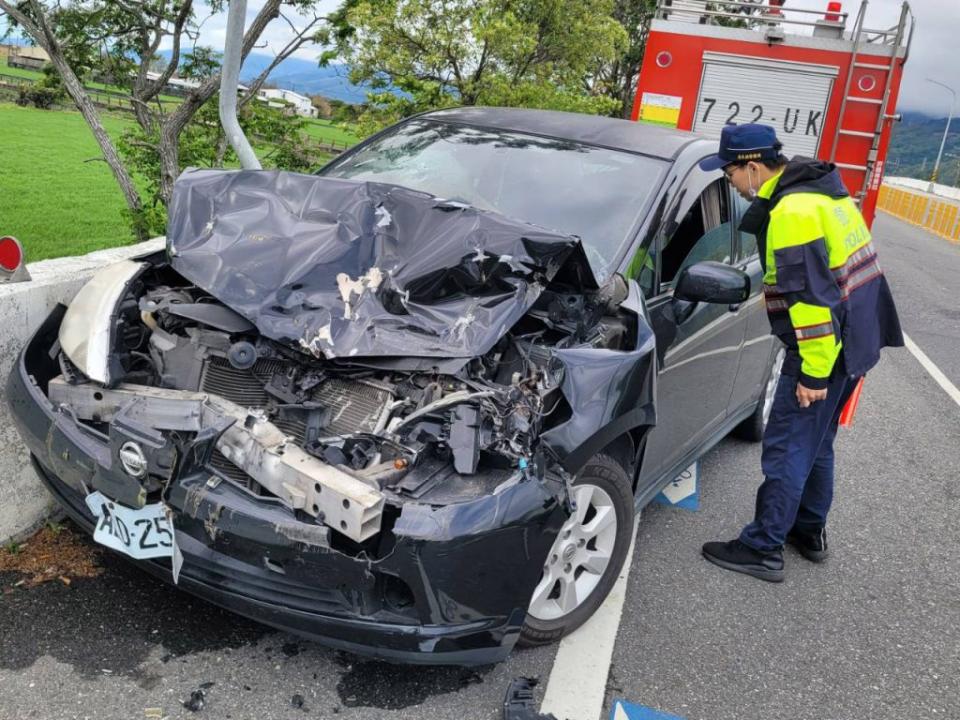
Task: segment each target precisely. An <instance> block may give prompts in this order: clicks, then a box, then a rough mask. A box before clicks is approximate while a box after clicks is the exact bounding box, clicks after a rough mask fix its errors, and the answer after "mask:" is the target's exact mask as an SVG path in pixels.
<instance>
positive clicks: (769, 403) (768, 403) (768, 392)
mask: <svg viewBox="0 0 960 720" xmlns="http://www.w3.org/2000/svg"><path fill="white" fill-rule="evenodd" d="M785 355H786V352H785V351H784V350H783V348H781V349H780V350H779V351H778V352H777V356H776V357H775V358H774V359H773V367H772V368H770V379H769V380H767V387H766V389H765V390H764V393H763V427H767V421H768V420H770V411H771V410H772V409H773V397H774V395H776V394H777V384H778V383H779V382H780V371H781V370H782V369H783V358H784V356H785Z"/></svg>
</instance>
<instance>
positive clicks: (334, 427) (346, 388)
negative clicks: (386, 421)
mask: <svg viewBox="0 0 960 720" xmlns="http://www.w3.org/2000/svg"><path fill="white" fill-rule="evenodd" d="M313 399H314V400H315V401H316V402H319V403H321V404H322V405H324V406H325V407H327V408H329V412H330V415H329V419H328V420H327V422H326V428H325V429H326V430H327V431H328V432H329V433H330V434H332V435H346V434H347V433H355V432H372V431H373V429H374V428H375V427H376V426H377V420H378V419H379V418H380V413H381V412H383V406H384V405H386V403H387V401H388V400H390V393H389V392H388V391H387V390H385V389H383V388H378V387H374V386H372V385H367V384H366V383H362V382H357V381H355V380H342V379H340V378H333V379H332V380H327V381H326V382H324V383H323V384H322V385H321V386H320V387H319V388H317V389H316V390H314V392H313Z"/></svg>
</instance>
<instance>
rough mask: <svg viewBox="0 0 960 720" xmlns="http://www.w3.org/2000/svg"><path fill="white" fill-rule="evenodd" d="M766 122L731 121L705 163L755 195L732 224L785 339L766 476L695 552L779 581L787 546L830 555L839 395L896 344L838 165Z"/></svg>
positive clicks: (884, 291) (843, 397)
mask: <svg viewBox="0 0 960 720" xmlns="http://www.w3.org/2000/svg"><path fill="white" fill-rule="evenodd" d="M782 147H783V146H782V144H781V143H780V142H779V141H778V140H777V136H776V133H775V132H774V130H773V128H770V127H767V126H765V125H757V124H750V125H728V126H726V127H725V128H724V129H723V132H722V133H721V136H720V151H719V152H718V153H717V154H716V155H714V156H711V157H709V158H707V159H706V160H704V161H703V162H701V163H700V167H701V168H702V169H704V170H717V169H721V168H722V169H723V172H724V173H725V174H726V176H727V180H728V181H729V182H730V183H731V184H732V185H733V186H734V188H736V190H737V192H738V193H740V195H741V196H743V197H744V198H746V199H748V200H751V201H752V203H751V205H750V208H749V210H748V211H747V212H746V213H745V215H744V219H743V221H742V223H741V226H740V229H741V230H743V231H744V232H747V233H752V234H754V235H756V237H757V247H758V249H759V251H760V260H761V263H762V264H763V270H764V276H763V294H764V299H765V302H766V308H767V316H768V318H769V320H770V327H771V330H772V332H773V334H774V335H776V336H777V337H779V338H780V340H781V341H782V342H783V344H784V345H785V346H786V358H785V360H784V363H783V370H782V375H781V377H780V381H779V383H778V385H777V388H776V393H775V395H774V399H773V406H772V408H771V412H770V419H769V420H768V422H767V426H766V429H765V430H764V435H763V452H762V459H761V467H762V470H763V474H764V477H765V479H764V482H763V484H762V485H761V486H760V489H759V490H758V491H757V502H756V515H755V517H754V519H753V522H751V523H750V524H749V525H747V526H746V527H745V528H743V530H742V531H741V533H740V536H739V537H738V538H737V539H735V540H731V541H729V542H708V543H706V544H705V545H704V546H703V555H704V557H706V559H707V560H709V561H710V562H712V563H714V564H716V565H719V566H720V567H722V568H726V569H728V570H734V571H736V572H741V573H746V574H748V575H753V576H754V577H757V578H760V579H761V580H768V581H770V582H780V581H782V580H783V576H784V573H783V543H784V542H785V541H786V542H790V543H791V544H793V545H794V546H795V547H796V548H797V550H799V552H800V553H801V554H802V555H803V556H804V557H805V558H807V559H808V560H811V561H813V562H821V561H823V560H824V559H825V558H826V557H827V536H826V530H825V529H824V528H825V526H826V522H827V513H828V511H829V510H830V504H831V501H832V500H833V441H834V437H835V435H836V432H837V421H838V419H839V415H840V411H841V409H842V408H843V405H844V403H845V402H846V401H847V399H848V398H849V396H850V393H851V392H852V390H853V388H854V386H855V385H856V383H857V381H858V380H859V378H860V377H861V376H862V375H864V373H866V372H867V371H868V370H869V369H870V368H872V367H873V366H874V365H875V364H876V363H877V360H879V358H880V349H881V348H882V347H885V346H901V345H903V336H902V334H901V332H900V322H899V320H898V318H897V311H896V308H895V307H894V304H893V297H892V296H891V294H890V289H889V287H888V286H887V281H886V279H885V278H884V276H883V272H882V271H881V270H880V265H879V264H878V263H877V254H876V249H875V248H874V246H873V243H872V242H871V238H870V231H869V230H868V229H867V226H866V224H865V223H864V221H863V217H862V216H861V215H860V212H859V210H858V209H857V205H856V203H854V201H853V200H852V199H851V198H850V195H849V193H848V192H847V190H846V188H845V187H844V185H843V181H842V180H841V179H840V174H839V172H838V171H837V169H836V168H835V166H834V165H832V164H829V163H825V162H821V161H819V160H810V159H807V158H801V157H796V158H794V159H793V160H790V161H787V159H786V158H785V157H784V156H783V155H782V154H781V152H780V151H781V148H782Z"/></svg>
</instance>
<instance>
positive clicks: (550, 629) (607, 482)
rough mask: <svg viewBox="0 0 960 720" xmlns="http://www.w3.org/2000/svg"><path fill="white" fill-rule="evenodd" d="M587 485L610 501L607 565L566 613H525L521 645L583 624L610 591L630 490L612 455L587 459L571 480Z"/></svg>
mask: <svg viewBox="0 0 960 720" xmlns="http://www.w3.org/2000/svg"><path fill="white" fill-rule="evenodd" d="M587 484H589V485H593V486H596V487H598V488H600V489H602V490H603V491H604V492H605V493H606V494H607V495H608V496H609V497H610V499H611V501H612V504H613V509H614V514H615V516H616V520H617V527H616V535H615V539H614V544H613V550H612V552H611V554H610V560H609V564H608V565H607V567H606V568H605V569H604V570H603V573H602V574H601V576H600V580H599V581H598V583H597V585H596V587H595V588H594V589H593V590H592V591H591V592H590V594H589V595H588V596H587V598H586V600H584V601H583V602H581V603H580V604H579V605H578V606H577V607H576V608H574V609H573V610H572V611H570V612H569V613H568V614H566V615H563V616H562V617H559V618H556V619H552V620H541V619H538V618H535V617H533V616H532V615H530V614H529V613H528V614H527V618H526V621H525V622H524V624H523V628H522V629H521V631H520V639H519V641H518V644H519V645H521V646H522V647H533V646H537V645H546V644H549V643H553V642H556V641H557V640H559V639H560V638H562V637H563V636H564V635H567V634H569V633H571V632H573V631H574V630H576V629H577V628H578V627H580V626H581V625H582V624H583V623H585V622H586V621H587V620H588V619H589V618H590V616H591V615H593V613H594V612H596V610H597V608H599V607H600V605H601V604H602V603H603V601H604V600H605V599H606V597H607V595H609V594H610V590H611V589H612V588H613V585H614V583H615V582H616V580H617V576H618V575H619V574H620V570H621V569H622V567H623V562H624V560H625V558H626V557H627V550H628V549H629V547H630V535H631V532H632V531H633V527H634V520H633V519H634V505H633V490H632V488H631V486H630V478H629V476H628V475H627V472H626V470H624V468H623V466H621V465H620V464H619V463H617V462H616V461H615V460H614V459H613V458H611V457H609V456H607V455H603V454H599V455H596V456H594V457H593V458H592V459H591V460H590V461H589V462H587V464H586V466H584V468H583V469H582V470H581V471H580V473H579V474H578V475H577V478H576V480H575V481H574V486H575V487H576V486H579V485H587Z"/></svg>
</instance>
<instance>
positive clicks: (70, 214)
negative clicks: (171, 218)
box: [0, 102, 342, 262]
mask: <svg viewBox="0 0 960 720" xmlns="http://www.w3.org/2000/svg"><path fill="white" fill-rule="evenodd" d="M101 117H102V119H103V123H104V126H105V127H106V129H107V132H108V133H109V134H110V135H111V136H112V137H113V138H114V139H116V138H118V137H119V136H120V134H121V133H122V132H123V130H124V128H126V127H130V126H131V125H132V124H133V121H132V120H128V119H127V118H126V116H124V115H118V114H113V115H110V114H106V113H104V114H102V115H101ZM341 137H342V136H341ZM341 142H342V141H341ZM255 151H256V152H257V154H258V155H259V156H260V158H261V160H262V161H263V163H264V166H265V167H271V166H272V162H271V158H270V157H269V151H270V148H269V147H267V146H263V145H256V146H255ZM0 158H2V159H3V172H0V236H3V235H13V236H14V237H16V238H18V239H19V240H20V242H22V243H23V245H24V248H25V250H26V254H27V261H28V262H33V261H35V260H44V259H47V258H54V257H62V256H65V255H82V254H85V253H88V252H91V251H93V250H100V249H103V248H108V247H115V246H118V245H125V244H127V243H129V242H132V236H131V234H130V230H129V227H128V225H127V222H126V220H125V219H124V217H123V215H122V213H123V211H124V209H125V208H126V203H124V200H123V196H122V195H121V194H120V189H119V188H118V187H117V183H116V181H115V180H114V179H113V175H112V174H111V173H110V169H109V167H107V164H106V163H105V162H103V160H102V159H100V158H101V153H100V148H99V147H98V146H97V144H96V141H95V140H94V139H93V135H91V133H90V130H89V128H88V127H87V124H86V123H85V122H84V120H83V118H82V117H81V116H80V113H78V112H74V111H66V110H63V111H58V110H37V109H36V108H31V107H25V108H22V107H18V106H16V105H14V104H12V103H9V102H0ZM315 159H316V161H317V163H318V167H319V165H321V164H323V163H324V162H326V160H327V159H329V158H327V157H325V156H322V155H320V156H318V157H316V158H315ZM229 166H234V167H236V163H235V162H233V163H228V167H229Z"/></svg>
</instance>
